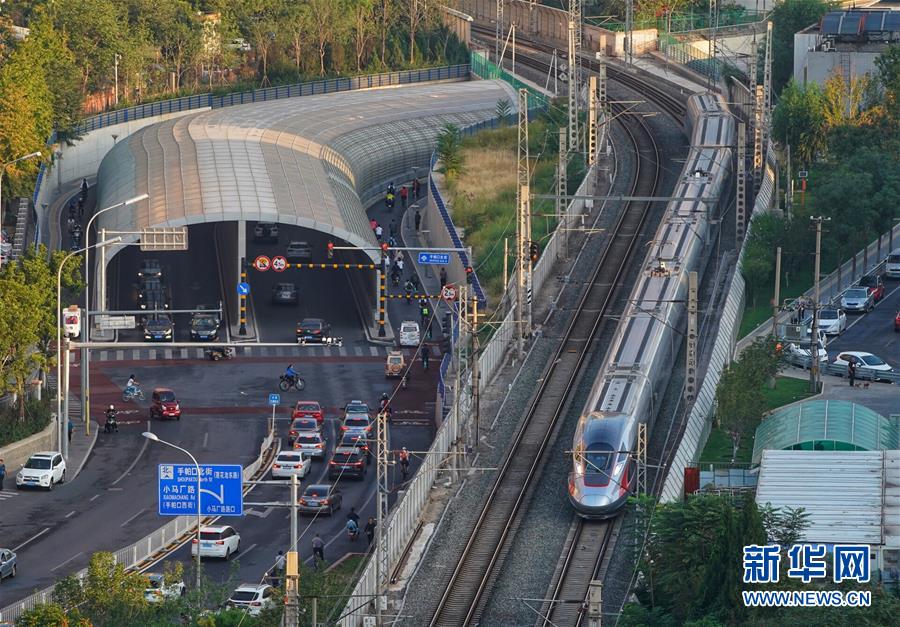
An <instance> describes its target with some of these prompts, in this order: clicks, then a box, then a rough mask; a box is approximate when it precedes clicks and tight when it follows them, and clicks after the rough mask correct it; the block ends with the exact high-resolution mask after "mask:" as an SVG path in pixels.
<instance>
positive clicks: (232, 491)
mask: <svg viewBox="0 0 900 627" xmlns="http://www.w3.org/2000/svg"><path fill="white" fill-rule="evenodd" d="M200 474H201V475H202V476H201V481H200V486H199V487H200V493H199V496H200V513H201V514H203V515H204V516H243V515H244V497H243V493H242V492H241V483H242V481H243V474H242V469H241V467H240V466H239V465H237V464H214V465H208V464H206V465H205V464H201V465H200ZM197 487H198V486H197V467H196V466H194V465H193V464H160V465H159V485H158V489H159V508H158V512H159V515H160V516H185V515H190V514H193V515H195V516H196V515H197Z"/></svg>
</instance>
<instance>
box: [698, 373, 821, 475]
mask: <svg viewBox="0 0 900 627" xmlns="http://www.w3.org/2000/svg"><path fill="white" fill-rule="evenodd" d="M763 395H764V396H765V397H766V408H767V410H768V411H772V410H773V409H777V408H778V407H782V406H784V405H787V404H789V403H793V402H795V401H799V400H801V399H804V398H808V397H809V383H808V382H807V381H806V380H805V379H795V378H794V377H775V388H774V389H769V388H768V387H766V388H764V389H763ZM761 420H762V416H760V417H759V420H757V421H756V422H755V423H754V424H753V427H752V428H750V429H747V431H745V432H744V433H743V434H741V443H740V446H739V447H738V452H737V456H736V457H735V458H734V461H735V463H738V464H749V463H750V461H751V459H752V457H753V436H754V435H755V433H756V428H757V427H758V426H759V422H760V421H761ZM731 450H732V444H731V435H730V434H728V433H726V432H725V431H724V430H722V429H720V428H719V427H713V428H712V430H711V431H710V432H709V439H707V441H706V446H704V447H703V453H701V454H700V464H701V465H702V464H730V463H731Z"/></svg>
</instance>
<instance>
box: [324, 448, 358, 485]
mask: <svg viewBox="0 0 900 627" xmlns="http://www.w3.org/2000/svg"><path fill="white" fill-rule="evenodd" d="M351 477H356V478H357V479H365V478H366V460H365V456H364V455H363V454H362V452H361V451H359V450H358V449H357V448H356V447H355V446H339V447H337V448H335V449H334V453H333V454H332V455H331V460H330V461H329V462H328V478H329V479H335V480H336V479H349V478H351Z"/></svg>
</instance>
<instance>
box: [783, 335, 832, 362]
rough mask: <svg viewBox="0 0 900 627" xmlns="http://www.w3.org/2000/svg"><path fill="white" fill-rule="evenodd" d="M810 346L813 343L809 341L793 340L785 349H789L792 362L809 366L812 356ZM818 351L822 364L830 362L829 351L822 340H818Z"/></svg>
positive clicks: (788, 353)
mask: <svg viewBox="0 0 900 627" xmlns="http://www.w3.org/2000/svg"><path fill="white" fill-rule="evenodd" d="M810 348H811V343H810V342H809V341H805V342H791V343H790V344H788V345H787V348H786V349H785V350H786V351H787V355H788V359H789V360H790V361H791V362H792V363H794V364H795V365H798V366H802V367H804V368H808V367H809V363H808V362H809V358H810V356H811V352H810ZM816 352H817V353H818V356H819V363H820V364H826V363H828V351H826V350H825V346H824V345H823V344H822V342H821V340H820V341H818V342H816Z"/></svg>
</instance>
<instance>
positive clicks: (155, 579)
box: [144, 573, 187, 603]
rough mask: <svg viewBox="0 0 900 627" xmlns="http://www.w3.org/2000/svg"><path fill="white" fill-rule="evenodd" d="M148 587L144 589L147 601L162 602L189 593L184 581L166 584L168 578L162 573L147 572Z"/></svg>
mask: <svg viewBox="0 0 900 627" xmlns="http://www.w3.org/2000/svg"><path fill="white" fill-rule="evenodd" d="M147 579H148V580H149V581H148V583H147V588H146V589H145V590H144V598H145V599H147V603H161V602H163V601H168V600H169V599H177V598H178V597H182V596H184V595H185V594H186V593H187V588H186V587H185V585H184V582H183V581H176V582H174V583H170V584H168V585H167V584H166V578H165V577H164V576H163V575H161V574H160V573H147Z"/></svg>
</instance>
